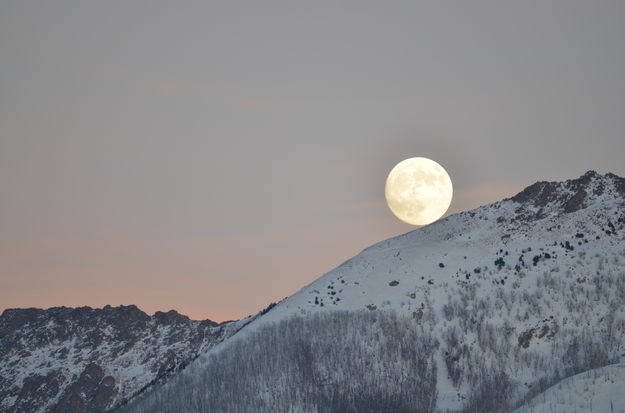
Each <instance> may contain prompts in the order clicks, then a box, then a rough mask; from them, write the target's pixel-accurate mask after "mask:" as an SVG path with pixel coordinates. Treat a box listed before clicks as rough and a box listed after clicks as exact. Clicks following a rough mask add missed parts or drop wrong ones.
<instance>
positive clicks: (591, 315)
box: [187, 171, 625, 410]
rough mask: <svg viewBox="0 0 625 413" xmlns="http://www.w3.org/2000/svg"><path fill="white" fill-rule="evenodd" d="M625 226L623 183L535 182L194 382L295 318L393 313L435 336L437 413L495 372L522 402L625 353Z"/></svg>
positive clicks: (404, 243)
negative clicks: (342, 312)
mask: <svg viewBox="0 0 625 413" xmlns="http://www.w3.org/2000/svg"><path fill="white" fill-rule="evenodd" d="M624 224H625V180H623V179H622V178H619V177H617V176H615V175H612V174H607V175H599V174H597V173H595V172H592V171H590V172H588V173H586V174H585V175H583V176H582V177H580V178H578V179H574V180H569V181H566V182H539V183H536V184H534V185H532V186H530V187H528V188H526V189H525V190H524V191H523V192H521V193H519V194H518V195H516V196H515V197H513V198H511V199H506V200H503V201H500V202H495V203H493V204H490V205H486V206H483V207H480V208H477V209H475V210H473V211H468V212H463V213H459V214H455V215H452V216H449V217H447V218H445V219H444V220H441V221H439V222H436V223H434V224H432V225H429V226H426V227H423V228H419V229H417V230H415V231H412V232H409V233H407V234H404V235H401V236H398V237H395V238H391V239H389V240H385V241H382V242H380V243H378V244H375V245H373V246H372V247H370V248H367V249H366V250H364V251H363V252H362V253H360V254H358V255H357V256H355V257H354V258H352V259H349V260H348V261H346V262H345V263H343V264H341V265H340V266H339V267H337V268H336V269H334V270H332V271H330V272H328V273H327V274H325V275H323V276H322V277H320V278H319V279H317V280H316V281H314V282H313V283H311V284H310V285H308V286H306V287H304V288H302V289H301V290H300V291H298V292H297V293H295V294H293V295H292V296H290V297H288V298H286V299H284V300H283V301H281V302H280V303H278V304H277V305H276V306H275V307H273V308H272V309H271V310H270V311H269V312H267V313H266V314H264V315H262V316H259V317H257V318H256V319H255V320H253V321H252V322H251V323H249V324H248V326H246V327H245V328H244V329H242V330H241V331H240V332H239V333H238V334H237V335H236V336H235V337H232V338H231V339H229V340H226V341H224V342H222V343H221V344H220V345H218V346H216V347H215V348H214V349H212V350H211V351H210V352H207V353H205V355H204V356H203V357H201V358H200V360H198V362H196V363H194V364H193V365H192V366H190V367H191V368H190V369H187V370H188V374H189V375H193V374H194V373H193V372H194V369H199V370H201V369H202V368H203V365H205V363H208V362H210V356H212V355H214V354H218V352H220V351H228V348H229V346H231V345H232V343H234V342H236V340H244V339H246V337H250V336H251V335H253V334H255V332H256V331H258V330H259V329H260V328H262V327H263V326H266V325H269V324H272V323H274V322H276V321H279V320H283V319H285V318H288V317H290V316H293V315H301V316H307V315H310V314H314V313H319V312H331V311H335V310H347V311H394V312H397V313H398V314H400V315H402V314H403V315H405V316H407V317H411V318H413V319H414V320H415V322H416V323H423V324H424V325H426V326H427V327H428V328H429V329H430V331H432V332H433V333H434V334H435V335H436V336H437V339H438V342H439V348H438V351H437V352H436V354H435V355H434V357H435V360H436V363H437V364H438V383H437V389H438V400H437V406H438V409H439V410H444V409H452V410H453V409H461V408H463V406H465V405H466V403H467V400H469V399H471V397H474V396H475V394H476V391H477V387H479V386H480V385H484V383H486V379H487V377H489V375H492V374H495V372H498V373H501V374H504V375H505V377H506V378H508V379H509V380H510V381H511V385H510V398H511V399H512V400H515V401H518V400H522V399H523V397H526V396H527V395H528V394H530V393H531V392H532V391H535V389H537V388H538V387H540V388H546V387H545V386H547V385H550V384H552V383H553V382H554V381H555V380H558V379H559V378H561V377H566V376H569V375H572V374H576V373H578V372H579V371H583V370H584V369H588V368H591V367H592V368H594V367H599V366H601V365H605V364H607V363H608V362H610V361H611V360H614V359H615V358H617V357H618V356H619V354H621V353H625V340H624V337H625V336H624V331H625V274H624V272H623V271H624V270H623V269H624V268H625V243H624V240H625V229H624ZM196 371H197V370H196Z"/></svg>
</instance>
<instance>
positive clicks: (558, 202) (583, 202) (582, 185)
mask: <svg viewBox="0 0 625 413" xmlns="http://www.w3.org/2000/svg"><path fill="white" fill-rule="evenodd" d="M604 195H608V196H611V197H620V198H625V179H624V178H621V177H619V176H617V175H614V174H612V173H607V174H605V175H601V174H599V173H597V172H596V171H592V170H590V171H588V172H586V173H585V174H583V175H582V176H580V177H579V178H576V179H569V180H566V181H562V182H547V181H539V182H536V183H534V184H532V185H530V186H528V187H527V188H525V189H524V190H522V191H521V192H519V193H518V194H516V195H515V196H513V197H512V198H509V199H510V200H511V201H514V202H517V203H520V204H523V205H524V206H526V207H535V208H540V209H541V210H543V212H547V211H551V212H564V213H571V212H575V211H578V210H580V209H584V208H586V207H587V206H588V205H589V204H590V203H592V202H593V201H595V200H597V199H599V198H602V197H603V196H604ZM539 215H542V214H539Z"/></svg>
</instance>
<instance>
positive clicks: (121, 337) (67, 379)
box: [0, 305, 237, 413]
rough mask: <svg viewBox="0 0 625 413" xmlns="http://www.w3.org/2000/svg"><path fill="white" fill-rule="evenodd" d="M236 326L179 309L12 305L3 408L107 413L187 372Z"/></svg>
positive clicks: (5, 324)
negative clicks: (147, 310) (197, 318)
mask: <svg viewBox="0 0 625 413" xmlns="http://www.w3.org/2000/svg"><path fill="white" fill-rule="evenodd" d="M235 324H236V323H224V324H218V323H215V322H213V321H211V320H204V321H193V320H190V319H189V318H188V317H187V316H184V315H181V314H179V313H177V312H176V311H173V310H171V311H168V312H157V313H156V314H154V315H153V316H149V315H147V314H146V313H144V312H143V311H141V310H140V309H139V308H137V307H136V306H134V305H129V306H120V307H111V306H106V307H104V308H102V309H93V308H90V307H80V308H66V307H55V308H50V309H48V310H42V309H37V308H26V309H7V310H5V311H4V312H3V313H2V315H1V316H0V412H11V413H22V412H23V413H35V412H50V413H81V412H90V413H99V412H106V411H108V410H111V409H112V408H114V407H115V406H118V405H120V404H123V403H125V402H126V401H127V400H128V399H130V398H132V397H133V396H134V395H136V394H138V393H141V392H142V391H144V390H145V389H147V388H149V387H150V386H152V385H154V384H157V383H160V382H162V381H164V380H166V379H167V378H168V377H170V376H171V375H172V374H174V373H176V372H177V371H180V370H181V369H183V368H184V367H185V366H186V365H188V364H189V363H190V362H191V361H192V360H194V359H195V358H196V357H197V355H198V354H199V353H200V352H201V351H203V350H205V349H208V348H210V347H212V346H214V345H215V344H217V343H219V342H220V341H222V340H223V339H224V338H225V337H228V336H229V335H231V334H233V333H234V332H235V331H236V330H237V328H236V326H235Z"/></svg>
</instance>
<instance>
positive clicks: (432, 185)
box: [384, 158, 453, 225]
mask: <svg viewBox="0 0 625 413" xmlns="http://www.w3.org/2000/svg"><path fill="white" fill-rule="evenodd" d="M384 192H385V195H386V202H387V203H388V207H389V208H390V210H391V211H392V212H393V214H395V216H396V217H397V218H399V219H401V220H402V221H404V222H406V223H408V224H411V225H427V224H431V223H432V222H434V221H436V220H437V219H439V218H440V217H442V216H443V214H444V213H445V211H447V208H449V204H451V198H452V195H453V187H452V185H451V178H449V174H447V171H445V169H444V168H443V167H442V166H440V165H439V164H438V163H436V162H434V161H433V160H431V159H428V158H409V159H406V160H403V161H401V162H400V163H398V164H397V165H395V167H394V168H393V169H391V172H390V173H389V174H388V178H386V187H385V190H384Z"/></svg>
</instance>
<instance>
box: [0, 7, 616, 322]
mask: <svg viewBox="0 0 625 413" xmlns="http://www.w3.org/2000/svg"><path fill="white" fill-rule="evenodd" d="M624 40H625V2H623V1H620V0H614V1H603V0H595V1H578V0H550V1H543V0H541V1H536V0H530V1H516V2H513V1H483V0H476V1H471V2H467V1H447V0H443V1H418V0H415V1H392V0H391V1H375V2H372V1H314V2H313V1H311V2H293V1H273V0H267V1H263V2H252V1H236V0H233V1H224V2H221V1H176V2H169V1H167V2H166V1H157V0H155V1H107V2H85V1H64V0H58V1H54V2H47V1H32V2H24V1H19V0H18V1H12V0H7V1H3V2H1V3H0V199H1V201H0V311H1V310H3V309H5V308H14V307H43V308H47V307H51V306H83V305H89V306H92V307H102V306H104V305H106V304H111V305H120V304H136V305H137V306H139V307H140V308H141V309H143V310H144V311H146V312H148V313H153V312H154V311H157V310H163V311H166V310H169V309H176V310H177V311H179V312H181V313H183V314H187V315H189V316H190V317H191V318H193V319H205V318H209V319H212V320H216V321H223V320H229V319H238V318H241V317H244V316H246V315H249V314H254V313H256V312H257V311H259V310H260V309H262V308H264V307H265V306H267V305H268V304H269V303H271V302H274V301H277V300H280V299H282V298H283V297H286V296H288V295H290V294H292V293H294V292H295V291H297V290H298V289H300V288H301V287H303V286H304V285H306V284H308V283H309V282H311V281H313V280H315V279H316V278H318V277H319V276H321V275H322V274H324V273H325V272H327V271H329V270H331V269H332V268H334V267H336V266H337V265H339V264H340V263H341V262H343V261H345V260H347V259H349V258H350V257H352V256H353V255H355V254H357V253H358V252H360V251H361V250H362V249H364V248H366V247H368V246H369V245H371V244H373V243H376V242H378V241H382V240H384V239H386V238H389V237H392V236H395V235H399V234H402V233H405V232H408V231H411V230H413V229H415V227H412V226H410V225H407V224H404V223H402V222H400V221H399V220H397V219H396V218H395V217H394V216H393V215H392V213H391V212H390V211H389V210H388V208H387V206H386V203H385V200H384V182H385V179H386V176H387V174H388V172H389V171H390V169H391V168H392V167H393V166H394V165H395V164H396V163H398V162H399V161H401V160H403V159H406V158H409V157H413V156H424V157H428V158H431V159H434V160H436V161H437V162H438V163H440V164H441V165H442V166H443V167H445V169H446V170H447V171H448V173H449V175H450V176H451V179H452V181H453V184H454V199H453V201H452V204H451V207H450V210H449V213H454V212H458V211H462V210H467V209H472V208H475V207H477V206H479V205H483V204H486V203H489V202H493V201H496V200H499V199H502V198H505V197H510V196H512V195H514V194H515V193H516V192H518V191H519V190H521V189H522V188H524V187H525V186H527V185H529V184H531V183H533V182H535V181H538V180H562V179H569V178H575V177H578V176H580V175H582V174H583V173H584V172H585V171H587V170H589V169H593V170H596V171H598V172H601V173H605V172H613V173H616V174H617V175H620V176H625V162H623V156H624V155H625V133H624V132H625V76H623V74H624V73H625V41H624Z"/></svg>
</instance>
